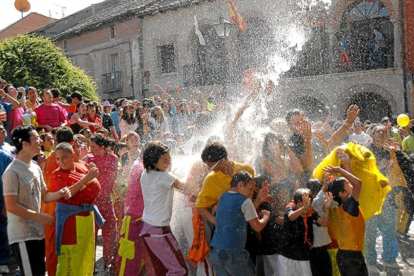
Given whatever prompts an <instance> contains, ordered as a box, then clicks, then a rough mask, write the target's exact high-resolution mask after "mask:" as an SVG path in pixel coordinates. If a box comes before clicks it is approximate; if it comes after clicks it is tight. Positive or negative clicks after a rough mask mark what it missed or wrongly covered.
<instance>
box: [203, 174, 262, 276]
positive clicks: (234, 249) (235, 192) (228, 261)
mask: <svg viewBox="0 0 414 276" xmlns="http://www.w3.org/2000/svg"><path fill="white" fill-rule="evenodd" d="M230 186H231V189H230V191H228V192H225V193H224V194H223V195H222V196H221V197H220V200H219V202H218V206H217V213H216V228H215V232H214V236H213V239H212V241H211V246H212V247H213V250H212V252H211V254H210V259H211V262H212V264H213V267H214V269H215V271H216V273H217V275H218V276H221V275H255V271H254V266H253V263H252V260H251V259H250V256H249V253H248V252H247V250H246V249H245V245H246V240H247V225H246V223H245V222H246V221H248V222H249V224H250V226H251V227H252V228H253V230H255V231H256V232H260V231H261V230H262V229H263V228H264V227H265V226H266V224H267V222H268V220H269V216H270V212H269V211H267V210H262V211H261V212H260V215H261V216H262V218H261V219H259V218H258V217H257V213H256V209H255V207H254V205H253V202H252V201H251V200H250V199H249V197H251V196H252V194H253V188H254V180H253V177H252V175H251V174H250V173H248V172H246V171H239V172H237V173H236V174H235V175H234V176H233V178H232V180H231V182H230Z"/></svg>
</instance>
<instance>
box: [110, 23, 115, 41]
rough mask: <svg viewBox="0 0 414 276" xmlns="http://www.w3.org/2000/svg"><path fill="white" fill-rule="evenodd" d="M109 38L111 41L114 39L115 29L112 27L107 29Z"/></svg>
mask: <svg viewBox="0 0 414 276" xmlns="http://www.w3.org/2000/svg"><path fill="white" fill-rule="evenodd" d="M109 37H110V38H111V39H114V38H115V28H114V26H111V27H109Z"/></svg>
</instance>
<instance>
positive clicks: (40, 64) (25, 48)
mask: <svg viewBox="0 0 414 276" xmlns="http://www.w3.org/2000/svg"><path fill="white" fill-rule="evenodd" d="M0 76H1V77H2V78H3V79H5V80H7V82H9V83H13V85H14V86H15V87H18V86H23V87H25V86H26V85H29V86H34V87H36V88H37V89H38V90H39V91H40V90H41V89H44V88H53V87H56V88H59V89H60V91H61V93H62V94H63V95H61V97H64V96H67V95H70V94H71V93H72V92H73V91H75V90H77V91H79V92H81V93H82V95H83V96H84V97H87V98H89V99H91V100H100V98H99V96H98V94H97V93H96V91H97V86H96V83H95V82H94V81H93V80H92V78H91V77H89V76H88V75H86V73H85V72H84V71H83V70H82V69H80V68H78V67H76V66H74V65H73V64H72V61H71V60H70V59H69V58H67V57H66V56H65V55H64V53H63V51H62V50H61V49H60V48H59V47H57V46H56V45H55V44H54V43H53V42H52V41H51V40H50V39H47V38H44V37H41V36H35V35H19V36H16V37H12V38H9V39H5V40H4V41H2V42H1V43H0Z"/></svg>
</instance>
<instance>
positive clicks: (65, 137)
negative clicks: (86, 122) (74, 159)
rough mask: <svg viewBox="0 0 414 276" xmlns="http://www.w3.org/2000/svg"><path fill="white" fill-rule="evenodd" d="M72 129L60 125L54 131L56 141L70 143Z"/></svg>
mask: <svg viewBox="0 0 414 276" xmlns="http://www.w3.org/2000/svg"><path fill="white" fill-rule="evenodd" d="M73 135H74V134H73V131H72V129H71V128H69V127H61V128H59V129H58V131H57V132H56V141H57V142H58V143H59V144H60V143H63V142H66V143H72V141H73Z"/></svg>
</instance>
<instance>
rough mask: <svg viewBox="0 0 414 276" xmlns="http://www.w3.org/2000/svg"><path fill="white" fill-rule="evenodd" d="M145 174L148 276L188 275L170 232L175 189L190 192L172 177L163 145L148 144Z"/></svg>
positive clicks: (169, 156)
mask: <svg viewBox="0 0 414 276" xmlns="http://www.w3.org/2000/svg"><path fill="white" fill-rule="evenodd" d="M143 159H144V168H145V171H144V172H143V173H142V175H141V189H142V195H143V197H144V212H143V215H142V220H143V221H144V225H143V227H142V231H141V235H140V236H141V237H143V241H144V245H145V249H146V251H147V252H146V254H145V266H146V268H147V271H148V274H149V275H187V266H186V263H185V260H184V256H183V254H182V253H181V251H180V248H179V247H178V244H177V241H176V239H175V237H174V236H173V234H172V232H171V228H170V221H171V216H172V207H173V196H174V189H173V188H176V189H179V190H182V191H184V192H185V191H186V190H188V189H187V187H186V186H185V184H183V183H182V182H181V181H179V180H177V178H176V177H175V176H174V175H173V174H171V173H169V170H170V166H171V155H170V151H169V149H168V147H167V146H165V145H164V144H162V143H161V142H151V143H148V144H147V147H146V148H145V150H144V154H143Z"/></svg>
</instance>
